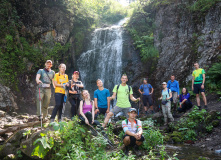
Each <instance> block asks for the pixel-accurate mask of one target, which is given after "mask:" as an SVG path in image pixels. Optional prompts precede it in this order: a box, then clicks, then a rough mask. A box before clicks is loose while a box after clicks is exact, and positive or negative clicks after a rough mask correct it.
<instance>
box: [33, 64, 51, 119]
mask: <svg viewBox="0 0 221 160" xmlns="http://www.w3.org/2000/svg"><path fill="white" fill-rule="evenodd" d="M51 67H52V61H51V60H47V61H46V63H45V68H44V69H39V70H38V72H37V75H36V83H37V84H38V85H39V86H38V88H37V94H36V96H37V115H38V116H39V120H41V118H42V115H40V100H39V95H40V98H41V111H42V114H43V119H45V117H46V116H47V115H48V105H49V103H50V99H51V84H52V83H54V75H55V72H54V71H53V70H51ZM39 88H40V94H39Z"/></svg>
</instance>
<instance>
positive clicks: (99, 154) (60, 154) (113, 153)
mask: <svg viewBox="0 0 221 160" xmlns="http://www.w3.org/2000/svg"><path fill="white" fill-rule="evenodd" d="M143 124H144V125H143V127H144V128H143V129H144V133H143V135H144V137H145V141H144V144H143V148H144V149H145V150H148V152H149V153H148V155H146V156H144V157H143V158H144V159H157V158H159V159H165V158H169V156H168V155H167V153H166V152H165V150H164V149H165V148H164V147H158V146H160V145H162V144H163V136H162V134H161V133H160V132H159V130H156V129H155V128H154V127H153V121H151V120H147V121H144V123H143ZM50 125H52V126H53V128H54V129H55V131H49V132H47V133H46V134H43V133H41V138H39V139H37V140H36V141H35V142H34V145H35V149H34V150H33V153H32V155H33V156H38V157H39V158H47V159H51V160H53V159H55V160H57V159H73V160H75V159H80V160H85V159H92V160H97V159H104V160H108V159H116V160H121V159H122V160H126V159H130V160H133V159H135V155H130V156H128V157H126V156H125V155H124V153H123V151H122V150H119V151H117V150H110V149H108V150H106V149H107V141H106V139H104V138H103V137H101V136H96V137H94V136H92V135H91V134H90V131H87V130H88V129H87V127H86V126H85V125H80V124H79V120H78V117H77V116H76V117H74V119H73V121H69V122H59V123H51V124H50ZM112 131H113V126H112V125H110V128H109V129H108V131H107V134H108V135H113V133H111V132H112ZM123 135H124V132H123V131H122V132H121V136H123ZM121 136H119V137H121ZM118 140H119V141H121V142H122V138H120V139H118ZM157 149H159V150H157ZM153 150H154V152H153ZM158 152H160V156H159V155H157V153H158Z"/></svg>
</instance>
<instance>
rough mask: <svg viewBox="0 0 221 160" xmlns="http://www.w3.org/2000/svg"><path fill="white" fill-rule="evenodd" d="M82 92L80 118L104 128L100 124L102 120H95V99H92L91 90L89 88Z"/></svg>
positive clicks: (86, 122)
mask: <svg viewBox="0 0 221 160" xmlns="http://www.w3.org/2000/svg"><path fill="white" fill-rule="evenodd" d="M81 94H82V97H83V100H82V101H81V102H80V116H79V118H80V120H81V121H82V122H84V123H85V124H87V125H89V124H93V125H96V126H98V127H100V128H101V129H103V128H102V127H101V125H100V122H99V121H97V120H94V115H95V112H94V101H92V100H91V99H90V94H89V92H88V91H87V90H83V91H82V92H81Z"/></svg>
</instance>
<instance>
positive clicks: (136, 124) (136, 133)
mask: <svg viewBox="0 0 221 160" xmlns="http://www.w3.org/2000/svg"><path fill="white" fill-rule="evenodd" d="M128 116H129V118H128V119H125V120H124V121H122V128H123V130H124V132H125V135H124V137H123V143H124V145H125V152H124V153H125V155H128V152H129V147H133V150H134V151H135V153H136V154H137V156H140V155H141V153H140V152H139V150H138V147H139V146H140V145H142V143H143V141H144V137H143V136H142V133H143V130H142V123H141V121H140V120H138V119H136V116H137V110H136V109H135V108H130V109H129V112H128Z"/></svg>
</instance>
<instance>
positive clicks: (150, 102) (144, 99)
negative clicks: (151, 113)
mask: <svg viewBox="0 0 221 160" xmlns="http://www.w3.org/2000/svg"><path fill="white" fill-rule="evenodd" d="M147 101H148V103H149V105H150V106H152V105H153V103H152V98H151V95H143V105H144V106H147Z"/></svg>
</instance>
